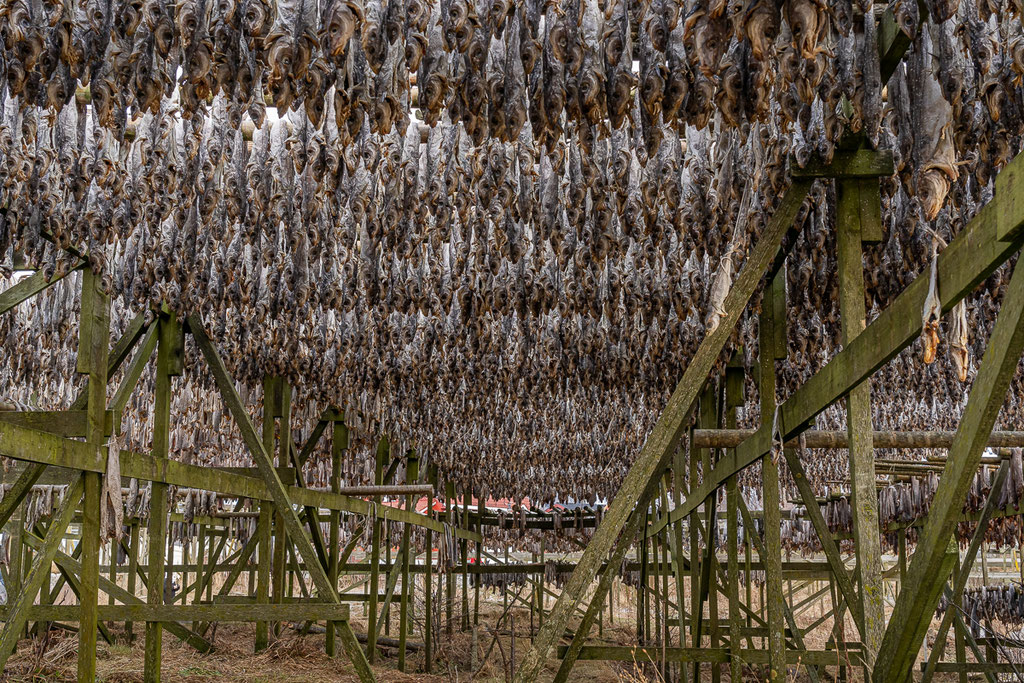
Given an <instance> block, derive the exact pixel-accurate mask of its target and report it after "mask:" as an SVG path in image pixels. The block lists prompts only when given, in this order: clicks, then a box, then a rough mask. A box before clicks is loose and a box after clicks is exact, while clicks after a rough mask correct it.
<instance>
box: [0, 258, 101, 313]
mask: <svg viewBox="0 0 1024 683" xmlns="http://www.w3.org/2000/svg"><path fill="white" fill-rule="evenodd" d="M82 264H83V262H82V261H78V262H77V263H76V264H75V265H74V267H72V268H69V269H68V270H67V271H66V272H65V273H63V274H62V275H60V276H57V275H55V276H54V277H53V278H51V279H49V280H47V279H46V275H45V274H44V272H43V271H41V270H37V271H36V272H35V273H33V274H32V275H29V276H28V277H26V278H25V279H23V280H21V281H20V282H18V283H17V284H15V285H11V286H10V287H8V288H7V289H5V290H4V291H2V292H0V315H3V314H4V313H6V312H7V311H9V310H11V309H12V308H14V307H15V306H17V305H18V304H20V303H22V302H24V301H27V300H28V299H31V298H32V297H34V296H35V295H36V294H39V293H40V292H42V291H43V290H45V289H47V288H48V287H50V286H52V285H55V284H57V283H58V282H60V281H61V280H62V279H64V278H65V277H67V276H68V275H70V274H71V273H73V272H75V271H76V270H78V269H79V268H81V267H82Z"/></svg>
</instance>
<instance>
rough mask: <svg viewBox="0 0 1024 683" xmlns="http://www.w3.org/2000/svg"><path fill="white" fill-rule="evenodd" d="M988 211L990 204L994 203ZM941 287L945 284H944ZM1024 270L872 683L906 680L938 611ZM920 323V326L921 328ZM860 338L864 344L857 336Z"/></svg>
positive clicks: (1010, 366) (1002, 389) (1002, 387)
mask: <svg viewBox="0 0 1024 683" xmlns="http://www.w3.org/2000/svg"><path fill="white" fill-rule="evenodd" d="M990 206H991V204H990ZM940 282H941V280H940ZM1022 314H1024V268H1015V269H1014V273H1013V277H1012V278H1011V279H1010V284H1009V287H1008V288H1007V290H1006V295H1005V298H1004V299H1003V304H1002V307H1001V310H1000V312H999V317H998V318H997V319H996V324H995V328H994V329H993V331H992V336H991V338H990V339H989V343H988V346H987V347H986V349H985V355H984V357H983V358H982V361H981V367H980V368H979V369H978V374H977V377H976V378H975V380H974V383H973V384H972V386H971V391H970V394H969V397H968V401H967V407H966V408H965V409H964V412H963V416H962V417H961V419H960V425H959V426H958V428H957V433H956V438H955V439H954V441H953V447H952V448H951V449H950V453H949V458H948V459H947V460H946V468H945V470H944V471H943V473H942V477H941V478H940V479H939V486H938V489H937V490H936V492H935V496H934V498H933V501H932V505H931V508H930V512H929V515H928V520H927V521H926V522H925V525H924V529H923V530H922V532H921V537H920V540H919V542H918V545H917V550H916V551H915V552H914V556H913V559H912V560H911V563H910V566H909V567H908V568H907V578H906V581H905V582H904V583H903V586H902V590H901V591H900V594H899V597H898V598H897V600H896V605H895V607H894V608H893V612H892V616H891V618H890V622H889V625H888V627H887V628H886V632H885V637H884V639H883V641H882V647H881V649H880V650H879V654H878V661H877V662H876V664H875V667H874V670H875V680H883V681H887V680H899V681H902V680H904V679H905V678H906V677H907V676H908V675H909V674H910V670H911V668H912V667H913V664H914V658H915V657H916V654H917V650H918V648H919V646H920V644H921V641H922V640H923V638H924V634H925V630H926V629H927V627H928V624H929V623H930V621H931V618H932V616H933V614H934V610H935V601H937V600H938V598H939V593H940V588H941V586H942V585H943V584H945V582H946V579H947V577H948V576H949V572H950V571H951V569H952V567H951V565H950V564H949V562H947V560H946V553H945V547H946V544H947V541H948V539H950V538H951V537H952V535H953V531H954V527H955V526H956V522H957V518H958V517H959V516H960V512H961V510H962V509H963V502H964V500H965V499H966V495H967V490H968V488H969V486H970V484H971V482H972V481H973V479H974V474H975V472H977V469H978V464H979V462H980V460H981V456H982V454H983V452H984V450H985V444H986V441H987V437H988V433H989V432H990V431H991V430H992V427H993V425H994V424H995V420H996V417H997V415H998V414H999V410H1000V409H1001V408H1002V405H1003V402H1004V400H1005V398H1006V391H1007V389H1008V388H1009V385H1010V380H1011V379H1012V378H1013V375H1014V373H1015V372H1016V369H1017V364H1018V362H1019V361H1020V357H1021V351H1022V350H1024V315H1022ZM918 324H920V321H918ZM858 339H859V337H858Z"/></svg>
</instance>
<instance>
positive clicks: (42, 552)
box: [0, 475, 96, 670]
mask: <svg viewBox="0 0 1024 683" xmlns="http://www.w3.org/2000/svg"><path fill="white" fill-rule="evenodd" d="M83 488H84V483H83V481H82V477H81V475H80V476H79V477H78V478H77V479H76V480H75V482H74V483H73V484H72V485H71V486H70V487H69V488H68V490H67V492H66V493H65V494H64V500H63V501H62V502H61V504H60V508H59V509H58V510H57V513H56V514H55V515H54V516H53V520H52V521H51V522H50V528H49V529H47V530H46V538H45V539H44V540H43V542H42V544H41V545H40V547H39V552H38V553H37V554H36V558H35V561H34V562H33V563H32V569H30V570H29V573H28V576H27V577H25V581H24V583H23V584H22V586H21V590H20V591H19V592H18V593H17V594H16V595H11V596H10V600H11V601H10V603H9V606H8V611H7V614H6V615H5V618H4V621H5V623H4V628H3V632H2V633H0V670H3V668H4V666H5V665H6V664H7V660H8V658H10V656H11V654H13V653H14V648H15V646H16V645H17V644H18V639H19V638H20V637H21V634H22V632H23V631H24V630H25V624H26V623H27V622H28V619H29V611H30V609H31V607H32V603H33V602H35V598H36V596H37V595H38V594H39V590H40V589H41V588H42V587H43V579H46V578H48V577H49V576H50V565H52V564H53V558H54V555H56V553H57V549H58V548H59V547H60V542H61V540H63V538H64V532H65V531H66V530H67V528H68V524H69V523H70V522H71V516H72V515H73V514H74V512H75V507H76V506H77V505H78V502H79V501H80V500H81V498H82V490H83ZM16 552H21V549H20V548H17V549H16ZM92 608H93V609H94V610H95V608H96V605H95V604H93V605H92ZM95 637H96V634H95V633H93V638H95Z"/></svg>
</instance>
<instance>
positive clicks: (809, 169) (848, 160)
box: [789, 149, 896, 179]
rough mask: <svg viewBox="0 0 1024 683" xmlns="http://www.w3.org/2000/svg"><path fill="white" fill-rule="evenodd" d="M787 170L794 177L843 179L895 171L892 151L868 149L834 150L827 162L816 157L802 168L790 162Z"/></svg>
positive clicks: (880, 174)
mask: <svg viewBox="0 0 1024 683" xmlns="http://www.w3.org/2000/svg"><path fill="white" fill-rule="evenodd" d="M789 170H790V174H791V175H792V176H793V177H794V178H844V179H849V178H878V177H881V176H885V177H888V176H891V175H892V174H893V173H895V172H896V171H895V167H894V165H893V155H892V151H890V150H879V151H877V152H876V151H873V150H868V149H859V150H854V151H843V150H839V151H836V153H835V154H834V155H833V156H832V161H831V162H830V163H827V164H826V163H824V162H822V161H821V160H820V159H817V158H812V159H810V160H809V161H808V162H807V164H806V165H805V166H804V167H803V168H800V167H799V166H797V165H796V164H795V163H790V169H789Z"/></svg>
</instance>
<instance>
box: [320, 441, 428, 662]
mask: <svg viewBox="0 0 1024 683" xmlns="http://www.w3.org/2000/svg"><path fill="white" fill-rule="evenodd" d="M321 423H322V424H327V423H326V422H323V421H321ZM321 423H318V425H317V426H319V424H321ZM332 427H333V429H332V433H331V477H330V479H331V481H330V485H331V490H332V491H334V492H335V493H337V492H338V489H340V488H341V457H342V452H343V451H345V450H346V449H348V427H347V426H345V423H344V422H334V423H333V424H332ZM314 435H315V432H314ZM312 438H313V437H312V436H311V437H310V439H312ZM307 443H308V442H307ZM300 459H301V458H300ZM340 536H341V513H340V512H338V511H337V510H331V528H330V549H329V557H328V565H327V577H328V578H329V579H330V581H331V585H332V586H334V587H335V588H337V586H338V565H339V563H338V560H339V557H338V551H339V548H338V544H339V543H340V542H341V541H340ZM427 538H428V539H429V538H430V537H429V536H427ZM427 547H428V548H429V547H430V542H429V540H428V542H427ZM334 638H335V627H334V623H333V622H330V621H329V622H327V632H326V635H325V643H326V646H325V647H326V650H327V656H328V657H334V656H336V655H337V651H336V646H335V641H334Z"/></svg>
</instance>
